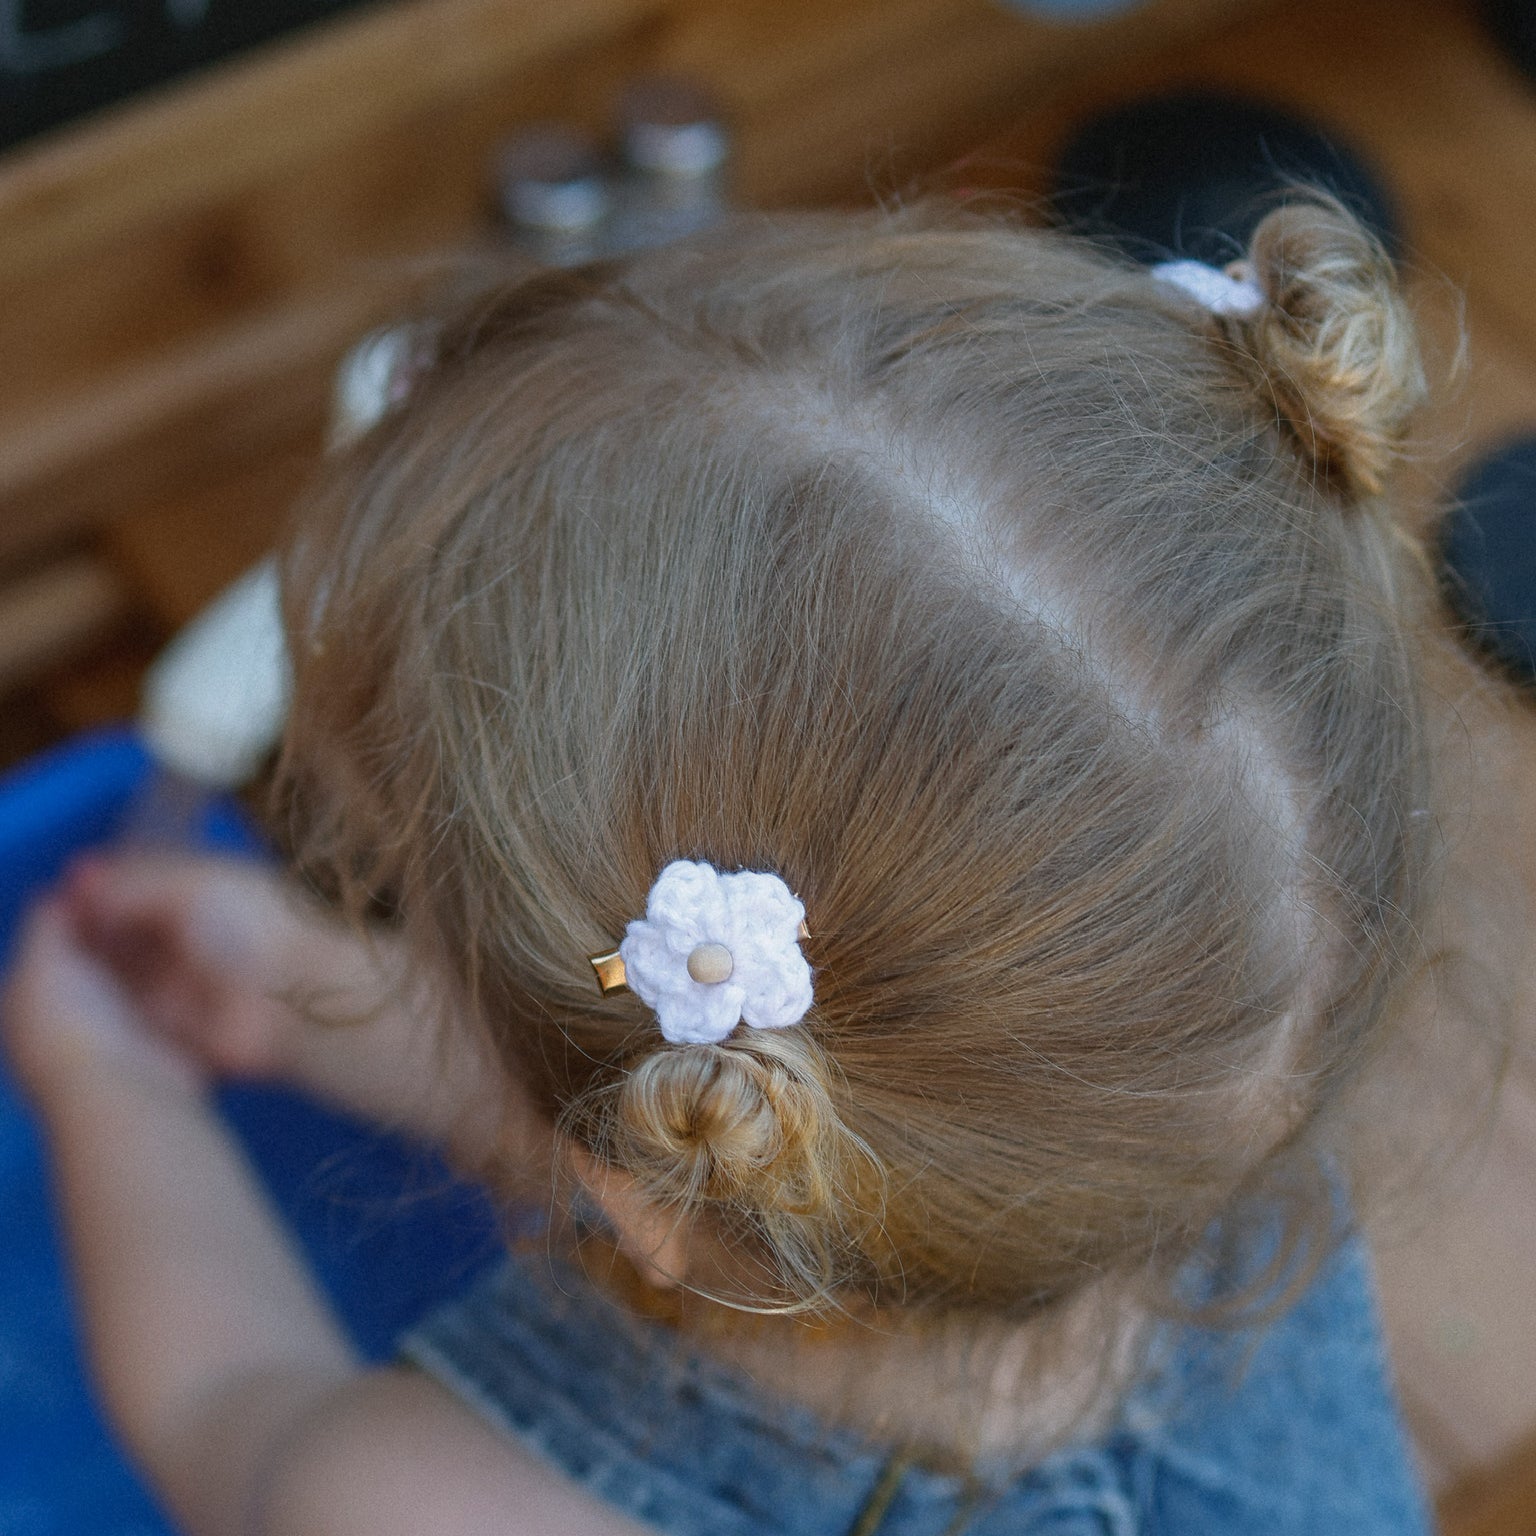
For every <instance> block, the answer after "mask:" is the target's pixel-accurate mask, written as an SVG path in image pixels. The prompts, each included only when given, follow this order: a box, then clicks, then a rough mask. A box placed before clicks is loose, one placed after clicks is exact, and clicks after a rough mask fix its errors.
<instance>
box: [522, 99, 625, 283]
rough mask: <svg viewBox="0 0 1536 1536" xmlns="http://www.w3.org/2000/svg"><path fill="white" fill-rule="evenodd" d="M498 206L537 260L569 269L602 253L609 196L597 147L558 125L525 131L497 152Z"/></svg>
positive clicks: (606, 180)
mask: <svg viewBox="0 0 1536 1536" xmlns="http://www.w3.org/2000/svg"><path fill="white" fill-rule="evenodd" d="M497 201H498V204H499V206H500V209H501V216H502V219H503V221H504V223H505V224H506V227H507V229H508V230H509V231H510V233H511V235H512V237H513V239H514V240H516V241H517V243H518V244H519V245H520V246H522V247H523V249H524V250H526V251H527V252H528V253H529V254H530V255H531V256H532V257H533V258H534V259H535V260H536V261H539V262H541V263H543V264H544V265H545V266H551V267H570V266H575V265H577V264H578V263H580V262H583V261H590V260H592V259H593V257H595V256H599V255H601V254H602V253H603V251H604V248H605V245H604V240H605V234H606V231H607V226H608V218H609V214H610V213H611V211H612V203H613V199H612V194H611V192H610V190H609V185H608V178H607V175H606V174H605V169H604V166H603V158H602V155H601V153H600V151H599V150H598V147H597V145H596V143H595V142H594V141H593V140H592V139H591V138H590V137H589V136H588V135H586V134H584V133H581V132H579V131H578V130H577V129H574V128H569V127H566V126H565V125H564V124H561V123H536V124H533V125H532V126H530V127H527V128H524V129H523V130H522V131H521V132H520V133H519V134H518V135H517V136H516V137H515V138H513V139H512V140H510V141H509V142H508V143H507V145H506V146H505V147H504V148H503V150H502V151H501V155H500V159H499V161H498V164H497Z"/></svg>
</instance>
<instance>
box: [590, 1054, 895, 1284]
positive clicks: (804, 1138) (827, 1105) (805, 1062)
mask: <svg viewBox="0 0 1536 1536" xmlns="http://www.w3.org/2000/svg"><path fill="white" fill-rule="evenodd" d="M830 1071H831V1068H830V1066H829V1064H828V1063H827V1061H826V1059H825V1057H824V1056H823V1054H822V1053H821V1051H820V1050H819V1049H818V1048H817V1047H816V1046H815V1045H814V1043H813V1042H811V1041H810V1040H809V1039H808V1038H805V1037H803V1036H802V1035H801V1034H800V1032H798V1031H787V1030H786V1031H774V1032H772V1033H764V1032H762V1031H758V1030H751V1031H748V1032H746V1033H745V1034H744V1035H742V1036H739V1037H737V1038H735V1039H732V1040H731V1041H729V1042H726V1043H724V1044H720V1045H687V1046H683V1047H679V1048H674V1049H669V1050H661V1051H656V1052H653V1053H652V1054H651V1055H649V1056H647V1057H645V1059H644V1060H642V1061H641V1062H639V1063H638V1064H637V1065H636V1066H635V1067H634V1068H633V1069H632V1070H631V1071H630V1072H629V1073H628V1074H627V1075H626V1076H625V1078H624V1081H623V1085H622V1087H621V1089H620V1091H619V1095H618V1101H617V1104H616V1106H615V1111H616V1112H615V1114H614V1120H613V1124H612V1128H611V1131H610V1135H609V1138H608V1142H607V1147H606V1151H607V1153H608V1155H609V1156H610V1157H611V1158H612V1159H613V1160H614V1162H615V1163H616V1164H617V1165H618V1166H620V1167H622V1168H624V1169H626V1170H627V1171H628V1172H629V1173H631V1174H633V1175H634V1176H635V1178H636V1179H637V1180H638V1181H639V1182H640V1184H641V1186H642V1188H644V1189H645V1191H646V1193H647V1194H648V1195H649V1196H650V1197H651V1198H653V1199H655V1200H657V1201H658V1202H659V1203H661V1204H664V1205H666V1206H669V1207H672V1208H674V1209H677V1210H680V1211H697V1210H699V1209H701V1208H704V1207H714V1208H715V1209H716V1210H717V1211H720V1212H736V1213H747V1214H748V1216H749V1219H750V1223H751V1225H752V1227H753V1228H754V1229H755V1230H756V1231H757V1233H758V1234H759V1235H760V1236H762V1237H764V1238H766V1239H767V1240H768V1243H769V1245H770V1247H771V1249H772V1250H773V1252H774V1254H775V1256H776V1258H777V1260H778V1262H779V1263H780V1264H781V1265H782V1266H783V1267H784V1268H785V1270H786V1272H787V1274H788V1275H789V1276H790V1277H792V1278H793V1280H794V1281H795V1282H796V1284H797V1288H799V1290H800V1291H801V1294H803V1295H805V1296H807V1297H812V1298H814V1297H819V1296H824V1295H825V1294H826V1293H827V1292H828V1290H829V1289H830V1288H831V1287H832V1286H833V1285H835V1284H836V1283H838V1282H839V1281H840V1280H842V1279H844V1278H845V1271H846V1269H847V1268H848V1266H849V1264H850V1263H856V1262H857V1260H856V1259H855V1258H854V1257H853V1249H854V1248H855V1247H856V1246H857V1238H856V1236H855V1235H854V1232H855V1229H857V1228H858V1227H859V1226H861V1225H862V1222H861V1221H860V1220H859V1219H857V1218H858V1212H859V1211H860V1209H861V1208H863V1207H865V1206H866V1205H867V1203H868V1198H869V1190H868V1188H867V1186H868V1185H869V1184H870V1182H871V1175H873V1173H874V1162H873V1159H872V1157H871V1156H870V1154H869V1153H868V1151H867V1149H865V1148H864V1146H863V1143H862V1142H861V1141H860V1140H859V1139H858V1138H857V1137H856V1136H854V1135H853V1134H852V1132H850V1131H849V1130H848V1128H847V1127H846V1126H845V1125H844V1123H843V1121H842V1118H841V1116H840V1115H839V1113H838V1111H837V1108H836V1106H835V1104H834V1103H833V1099H832V1095H831V1092H830V1089H829V1085H828V1078H829V1073H830ZM855 1164H858V1165H859V1169H860V1171H859V1172H858V1173H855Z"/></svg>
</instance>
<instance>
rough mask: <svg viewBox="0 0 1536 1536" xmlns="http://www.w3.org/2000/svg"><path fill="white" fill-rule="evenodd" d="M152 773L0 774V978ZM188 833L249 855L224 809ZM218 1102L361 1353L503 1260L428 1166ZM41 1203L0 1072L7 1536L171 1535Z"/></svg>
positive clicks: (478, 1200)
mask: <svg viewBox="0 0 1536 1536" xmlns="http://www.w3.org/2000/svg"><path fill="white" fill-rule="evenodd" d="M148 772H149V762H148V759H147V758H146V756H145V754H144V751H143V749H142V747H140V745H139V743H138V742H137V741H136V740H135V739H134V737H133V736H132V735H131V734H130V733H128V732H126V731H114V732H108V733H104V734H101V735H95V736H90V737H86V738H82V739H81V740H79V741H76V742H73V743H71V744H69V745H68V746H66V747H64V748H62V749H60V750H59V751H57V752H54V753H51V754H49V755H48V756H46V757H43V758H40V759H38V760H37V761H36V762H34V763H32V764H29V765H27V766H26V767H25V768H23V769H21V770H19V771H17V772H15V773H13V774H11V775H10V776H9V777H7V778H4V779H0V966H3V964H4V959H5V957H6V956H7V955H8V953H9V950H10V948H11V946H12V944H13V943H14V939H15V933H16V929H17V926H18V922H19V919H20V917H21V915H22V912H23V911H24V909H25V905H26V901H27V899H28V897H29V896H30V895H31V894H32V893H33V892H35V891H37V890H40V889H42V888H43V887H44V886H46V885H47V884H49V883H51V882H52V881H53V880H55V879H56V878H57V877H58V875H59V874H60V872H61V871H62V869H63V867H64V866H65V864H66V863H67V862H68V861H69V858H70V857H71V855H73V854H74V853H76V852H78V851H79V850H80V849H82V848H85V847H88V846H90V845H93V844H99V843H103V842H106V841H109V840H110V839H111V837H112V836H113V834H114V832H115V830H116V828H117V825H118V822H119V821H120V820H121V818H122V815H123V812H124V810H125V809H126V808H127V806H128V804H129V802H130V801H131V800H132V798H133V796H134V794H135V792H136V791H137V790H138V789H139V787H140V786H141V785H142V784H143V782H144V781H145V778H146V776H147V774H148ZM194 831H195V833H196V835H197V836H198V837H199V838H200V840H201V841H202V842H203V844H204V845H205V846H208V847H212V848H218V849H220V850H222V851H224V852H227V853H238V854H244V855H251V856H257V855H259V852H260V850H259V847H258V844H257V842H256V840H255V838H254V837H253V836H252V834H251V832H250V830H249V828H248V826H247V825H246V823H245V822H244V820H243V819H242V818H241V816H240V815H239V813H238V811H237V809H236V808H235V807H234V806H233V805H232V804H230V803H228V802H215V803H212V804H210V805H209V806H208V807H207V808H206V813H205V815H204V816H203V818H202V823H201V825H200V826H198V827H197V828H195V829H194ZM220 1107H221V1109H222V1110H223V1112H224V1115H225V1117H226V1119H227V1120H228V1121H229V1122H230V1123H231V1125H232V1126H233V1127H234V1129H235V1131H236V1133H237V1135H238V1136H239V1138H240V1139H241V1141H242V1142H243V1143H244V1145H245V1148H246V1150H247V1152H248V1154H249V1155H250V1157H251V1160H252V1162H253V1163H254V1164H255V1166H256V1168H257V1171H258V1172H259V1174H260V1175H261V1177H262V1179H263V1181H264V1182H265V1184H266V1186H267V1188H268V1190H269V1191H270V1192H271V1194H272V1195H273V1198H274V1200H275V1202H276V1204H277V1205H278V1207H279V1208H280V1210H281V1211H282V1212H283V1214H284V1215H285V1216H286V1218H287V1220H288V1222H289V1224H290V1226H291V1227H292V1228H293V1230H294V1232H295V1234H296V1235H297V1237H298V1239H299V1242H300V1245H301V1246H302V1248H303V1250H304V1252H305V1254H306V1255H307V1257H308V1259H309V1261H310V1264H311V1266H312V1267H313V1269H314V1271H315V1273H316V1276H317V1278H318V1279H319V1280H320V1283H321V1284H322V1286H323V1287H324V1288H325V1290H326V1291H327V1292H328V1293H329V1295H330V1296H331V1299H332V1301H333V1302H334V1304H335V1306H336V1308H337V1312H338V1314H339V1315H340V1317H341V1318H342V1320H343V1322H344V1323H345V1324H346V1326H347V1328H348V1330H349V1332H350V1333H351V1335H352V1337H353V1340H354V1342H355V1344H356V1345H357V1347H358V1348H359V1349H360V1350H361V1351H362V1352H363V1354H364V1355H365V1356H367V1357H368V1358H370V1359H375V1360H377V1359H381V1358H383V1357H384V1356H386V1355H388V1354H389V1353H390V1352H391V1351H392V1348H393V1343H394V1340H395V1338H396V1337H397V1335H398V1334H399V1332H400V1330H401V1329H402V1328H403V1327H405V1326H406V1325H407V1324H408V1323H410V1322H411V1321H413V1320H415V1319H416V1318H418V1317H420V1316H421V1315H422V1313H423V1312H425V1311H428V1310H430V1309H431V1308H432V1307H433V1306H435V1305H437V1304H438V1303H440V1302H442V1301H443V1300H444V1298H446V1297H447V1296H450V1295H452V1294H454V1293H455V1292H457V1291H460V1290H462V1289H463V1287H464V1285H465V1284H466V1283H467V1281H468V1279H469V1278H470V1277H472V1276H473V1275H475V1274H477V1273H478V1272H479V1271H480V1270H482V1269H484V1267H485V1265H486V1264H487V1263H488V1262H489V1261H490V1260H491V1259H492V1258H493V1257H494V1256H495V1255H496V1254H497V1253H498V1252H499V1251H500V1246H501V1245H500V1241H499V1231H498V1227H497V1221H496V1218H495V1216H494V1213H493V1212H492V1211H491V1209H490V1207H489V1205H488V1204H487V1203H486V1202H485V1201H484V1199H483V1198H482V1197H480V1196H479V1195H476V1194H474V1193H473V1192H471V1191H469V1190H466V1189H465V1188H463V1187H462V1186H460V1185H457V1184H455V1183H454V1182H453V1181H452V1180H451V1179H450V1178H449V1177H448V1175H447V1173H446V1172H445V1171H444V1170H443V1168H442V1167H441V1166H440V1165H439V1164H438V1163H436V1162H435V1161H434V1160H433V1159H431V1158H430V1157H428V1156H426V1154H424V1153H422V1152H420V1151H418V1150H415V1149H413V1148H410V1147H408V1146H406V1145H405V1144H403V1143H401V1142H399V1141H396V1140H394V1139H393V1138H390V1137H385V1136H382V1135H380V1134H378V1133H377V1132H374V1131H371V1130H366V1129H364V1128H363V1127H361V1126H358V1125H355V1124H353V1123H351V1122H349V1121H346V1120H344V1119H341V1118H339V1117H338V1116H335V1115H331V1114H328V1113H326V1112H325V1111H323V1110H320V1109H317V1108H315V1107H314V1106H313V1105H310V1104H307V1103H305V1102H303V1101H302V1100H300V1099H297V1098H295V1097H293V1096H292V1095H290V1094H287V1093H283V1092H279V1091H277V1090H275V1089H262V1088H255V1087H245V1088H238V1089H229V1090H226V1091H225V1092H224V1093H222V1094H221V1095H220ZM48 1196H49V1192H48V1175H47V1164H46V1159H45V1157H44V1153H43V1148H42V1145H41V1143H40V1141H39V1138H38V1134H37V1128H36V1126H35V1124H34V1123H33V1120H32V1117H31V1115H30V1114H29V1112H28V1111H27V1109H26V1107H25V1106H24V1105H23V1103H22V1102H21V1100H20V1099H19V1097H18V1096H17V1094H16V1090H15V1087H14V1085H13V1084H12V1083H11V1082H10V1081H9V1080H8V1078H7V1076H6V1074H5V1072H4V1070H3V1069H0V1232H3V1233H4V1239H5V1240H4V1244H3V1246H0V1536H84V1533H89V1536H165V1533H167V1532H168V1530H169V1527H168V1526H167V1525H166V1523H165V1522H164V1521H163V1519H162V1518H161V1517H160V1516H159V1514H158V1513H157V1512H156V1510H155V1507H154V1504H153V1502H152V1500H151V1499H150V1497H149V1495H148V1493H147V1492H146V1491H145V1490H144V1489H143V1487H142V1486H141V1485H140V1483H139V1481H138V1479H137V1478H136V1476H135V1475H134V1473H133V1471H132V1470H131V1469H130V1468H129V1466H128V1465H127V1463H126V1462H125V1461H124V1460H123V1458H122V1456H121V1455H120V1453H119V1452H118V1450H117V1449H116V1447H115V1446H114V1445H113V1443H112V1440H111V1438H110V1436H109V1434H108V1432H107V1430H106V1428H105V1426H104V1424H103V1423H102V1421H101V1418H100V1415H99V1414H98V1412H97V1409H96V1406H95V1403H94V1401H93V1398H92V1395H91V1391H90V1388H89V1385H88V1383H87V1380H86V1377H85V1373H84V1369H83V1366H82V1363H81V1359H80V1350H79V1340H78V1336H77V1333H76V1329H75V1323H74V1318H73V1316H72V1310H71V1305H70V1296H69V1287H68V1277H67V1274H66V1271H65V1267H64V1264H63V1262H62V1259H61V1256H60V1252H59V1240H58V1233H57V1230H56V1228H55V1225H54V1219H53V1212H52V1210H51V1208H50V1203H49V1197H48Z"/></svg>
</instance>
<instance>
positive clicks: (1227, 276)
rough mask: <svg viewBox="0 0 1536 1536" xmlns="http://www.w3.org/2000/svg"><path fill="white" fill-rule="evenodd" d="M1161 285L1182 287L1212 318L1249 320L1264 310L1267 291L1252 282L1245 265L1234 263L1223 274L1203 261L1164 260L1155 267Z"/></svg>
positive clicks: (1250, 273) (1154, 270)
mask: <svg viewBox="0 0 1536 1536" xmlns="http://www.w3.org/2000/svg"><path fill="white" fill-rule="evenodd" d="M1152 276H1153V277H1155V278H1156V279H1157V280H1158V282H1160V283H1171V284H1172V285H1173V286H1174V287H1175V288H1182V289H1183V290H1184V292H1185V293H1187V294H1188V295H1189V296H1190V298H1192V299H1194V300H1195V302H1196V303H1198V304H1202V305H1204V306H1205V308H1206V309H1208V310H1210V312H1211V313H1212V314H1213V315H1235V316H1237V318H1238V319H1241V320H1246V319H1248V318H1249V317H1250V316H1251V315H1256V314H1258V312H1259V311H1260V310H1261V309H1263V307H1264V290H1263V289H1262V288H1261V287H1259V285H1258V283H1256V282H1255V281H1254V279H1253V275H1252V272H1251V270H1250V269H1249V267H1248V264H1247V263H1246V262H1233V264H1232V265H1231V266H1230V267H1228V268H1227V269H1226V271H1222V270H1221V269H1220V268H1219V267H1208V266H1206V264H1205V263H1204V262H1203V261H1162V262H1159V263H1158V264H1157V265H1156V266H1155V267H1153V268H1152Z"/></svg>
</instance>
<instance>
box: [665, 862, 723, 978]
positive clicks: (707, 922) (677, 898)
mask: <svg viewBox="0 0 1536 1536" xmlns="http://www.w3.org/2000/svg"><path fill="white" fill-rule="evenodd" d="M720 885H721V881H720V876H719V875H718V874H717V873H716V872H715V870H714V869H713V868H712V867H711V866H710V865H708V864H697V863H693V862H691V861H690V860H688V859H674V860H673V861H672V862H671V863H670V864H668V865H667V867H666V868H665V869H664V870H662V872H661V873H660V874H659V875H658V876H657V877H656V883H655V884H654V885H653V886H652V887H651V891H650V895H649V896H648V897H647V898H646V902H645V917H646V921H647V922H651V923H655V924H656V925H658V926H659V927H662V928H665V929H666V931H667V935H668V941H669V943H670V944H671V946H672V948H673V949H674V950H676V951H677V952H679V953H681V954H684V955H686V954H687V953H688V951H689V950H691V949H692V948H693V946H694V945H695V944H701V943H704V942H705V941H706V940H707V939H708V937H709V935H710V932H711V930H712V929H718V927H719V923H720V916H721V914H722V912H723V909H724V906H725V902H724V897H723V894H722V892H721V889H720Z"/></svg>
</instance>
